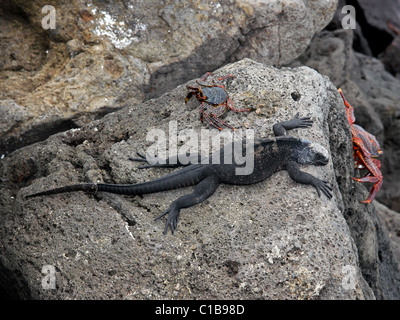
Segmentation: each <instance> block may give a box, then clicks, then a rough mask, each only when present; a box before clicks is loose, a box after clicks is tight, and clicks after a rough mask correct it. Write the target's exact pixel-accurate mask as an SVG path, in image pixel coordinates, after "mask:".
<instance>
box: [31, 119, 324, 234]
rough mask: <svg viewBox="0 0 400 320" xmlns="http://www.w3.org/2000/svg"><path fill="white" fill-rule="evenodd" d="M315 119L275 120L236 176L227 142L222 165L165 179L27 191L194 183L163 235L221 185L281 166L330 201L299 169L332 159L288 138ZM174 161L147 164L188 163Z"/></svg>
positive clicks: (154, 188)
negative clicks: (250, 162)
mask: <svg viewBox="0 0 400 320" xmlns="http://www.w3.org/2000/svg"><path fill="white" fill-rule="evenodd" d="M312 123H313V121H312V120H311V119H310V118H308V117H306V118H299V117H298V114H297V115H296V117H295V118H294V119H292V120H290V121H283V122H279V123H277V124H275V125H274V126H273V131H274V134H275V136H276V138H275V139H257V140H255V141H254V167H253V168H254V169H253V170H252V172H249V174H246V175H238V174H237V173H236V172H237V171H236V170H237V168H240V167H243V164H241V165H239V164H237V163H236V162H235V159H233V161H232V163H231V164H226V163H223V156H224V149H225V148H226V147H227V146H225V147H224V148H222V149H221V150H219V151H218V154H217V156H219V157H220V159H221V161H220V164H213V163H212V162H211V161H209V164H201V163H200V161H198V162H199V163H198V164H190V165H187V166H186V167H184V168H182V169H180V170H177V171H175V172H172V173H170V174H168V175H166V176H164V177H161V178H159V179H155V180H151V181H148V182H144V183H138V184H107V183H97V184H94V183H89V184H77V185H70V186H65V187H61V188H56V189H51V190H47V191H43V192H38V193H35V194H31V195H28V196H27V198H30V197H36V196H42V195H50V194H57V193H64V192H71V191H85V192H97V191H104V192H110V193H117V194H126V195H143V194H147V193H154V192H161V191H167V190H172V189H177V188H183V187H189V186H195V188H194V190H193V192H192V193H190V194H186V195H184V196H182V197H180V198H178V199H177V200H175V201H174V202H172V204H171V205H170V207H169V208H168V209H167V210H166V211H165V212H163V213H162V214H161V215H159V216H158V217H157V218H156V219H155V220H158V219H159V218H161V217H163V216H164V215H166V214H168V219H167V222H166V224H165V228H164V234H166V233H167V231H168V227H170V228H171V231H172V233H174V231H175V230H176V227H177V224H178V221H179V212H180V209H182V208H188V207H191V206H194V205H195V204H198V203H201V202H203V201H204V200H205V199H207V198H208V197H210V196H211V195H212V194H213V193H214V192H215V190H216V189H217V188H218V186H219V185H220V184H221V183H223V184H233V185H248V184H253V183H257V182H261V181H263V180H265V179H267V178H269V177H271V176H272V175H273V174H274V173H276V172H278V171H281V170H287V171H288V173H289V176H290V178H291V179H293V180H294V181H296V182H298V183H302V184H308V185H312V186H314V187H315V188H316V190H317V192H318V195H319V196H321V191H322V192H323V193H324V194H325V195H326V196H327V197H328V198H329V199H331V198H332V188H331V187H330V186H329V184H328V183H327V182H326V181H323V180H320V179H318V178H316V177H314V176H313V175H311V174H309V173H306V172H303V171H301V170H300V167H299V165H300V164H311V165H315V166H323V165H326V164H327V163H328V161H329V158H328V152H327V150H326V149H325V148H323V147H322V146H320V145H318V144H315V143H311V142H310V141H307V140H302V139H298V138H293V137H288V136H286V132H287V131H288V130H292V129H295V128H307V127H310V126H311V125H312ZM233 143H242V144H243V148H242V149H241V150H246V148H245V147H244V145H245V144H246V143H248V142H246V140H243V141H236V142H233ZM231 147H232V146H231ZM139 156H141V157H140V158H135V159H131V160H135V161H144V162H146V159H145V158H144V156H142V155H140V154H139ZM194 157H195V158H197V159H200V156H198V155H195V156H194ZM174 159H175V160H177V159H178V161H177V163H176V164H172V163H171V161H169V160H166V164H155V165H150V164H147V165H145V166H143V167H179V166H184V165H183V164H182V163H180V162H179V157H175V158H174ZM213 159H215V158H213ZM196 162H197V161H196ZM203 163H204V162H203ZM143 167H142V168H143Z"/></svg>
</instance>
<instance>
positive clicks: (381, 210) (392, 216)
mask: <svg viewBox="0 0 400 320" xmlns="http://www.w3.org/2000/svg"><path fill="white" fill-rule="evenodd" d="M374 205H375V209H376V213H377V214H378V216H379V219H380V220H381V222H382V226H383V229H384V230H385V233H386V234H387V235H388V237H389V240H390V243H391V247H392V249H393V252H394V253H395V256H396V257H400V215H399V213H398V212H396V211H393V210H390V209H389V208H388V207H386V206H385V205H383V204H382V203H380V202H379V201H376V202H375V203H374ZM397 262H400V261H399V259H397Z"/></svg>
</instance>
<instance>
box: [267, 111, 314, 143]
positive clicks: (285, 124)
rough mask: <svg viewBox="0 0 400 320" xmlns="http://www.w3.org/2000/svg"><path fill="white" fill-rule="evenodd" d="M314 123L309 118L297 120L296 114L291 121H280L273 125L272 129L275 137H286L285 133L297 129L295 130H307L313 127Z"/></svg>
mask: <svg viewBox="0 0 400 320" xmlns="http://www.w3.org/2000/svg"><path fill="white" fill-rule="evenodd" d="M313 123H314V121H312V120H311V118H310V117H304V118H299V113H297V114H296V115H295V117H294V119H292V120H288V121H282V122H278V123H276V124H274V126H273V127H272V129H273V131H274V134H275V136H276V137H279V136H286V131H289V130H292V129H297V128H308V127H311V126H312V125H313Z"/></svg>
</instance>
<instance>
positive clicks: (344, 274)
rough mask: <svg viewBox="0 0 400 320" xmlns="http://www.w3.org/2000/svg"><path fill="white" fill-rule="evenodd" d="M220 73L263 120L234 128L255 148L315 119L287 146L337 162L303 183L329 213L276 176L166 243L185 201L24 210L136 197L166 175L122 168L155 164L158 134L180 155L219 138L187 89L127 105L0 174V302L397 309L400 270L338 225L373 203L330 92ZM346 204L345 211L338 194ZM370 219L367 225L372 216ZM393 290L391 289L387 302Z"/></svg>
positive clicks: (198, 215)
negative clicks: (144, 160) (81, 188)
mask: <svg viewBox="0 0 400 320" xmlns="http://www.w3.org/2000/svg"><path fill="white" fill-rule="evenodd" d="M226 73H232V74H234V75H235V76H236V78H235V79H232V80H228V81H227V82H226V87H227V90H228V92H229V93H230V97H231V98H232V99H233V100H234V102H235V103H236V106H237V107H239V108H244V107H254V108H255V109H256V110H255V111H253V112H250V113H240V114H238V113H233V112H229V113H228V114H227V116H226V118H225V120H226V121H228V122H229V123H230V124H232V125H234V126H236V127H237V128H238V129H242V130H239V132H241V133H242V134H243V135H246V134H247V132H246V131H244V129H253V130H254V134H255V136H271V137H273V134H272V125H273V124H274V123H276V122H277V121H282V120H287V119H291V118H292V117H294V116H295V114H296V113H297V112H299V113H300V115H302V116H310V117H312V119H313V120H314V125H313V127H312V128H309V129H297V130H293V131H291V132H290V135H292V136H295V137H300V138H304V139H308V140H311V141H314V142H317V143H320V144H321V145H323V146H324V147H325V148H327V149H328V150H329V152H330V154H331V157H332V159H331V161H330V162H329V164H328V165H327V166H324V167H315V166H303V170H305V171H307V172H309V173H311V174H314V175H315V176H317V177H319V178H321V179H325V180H328V181H329V182H330V184H331V185H332V186H333V190H334V197H333V199H332V200H328V199H327V198H326V197H324V196H322V197H321V198H320V197H318V195H317V193H316V191H315V189H314V188H313V187H311V186H304V185H300V184H297V183H295V182H293V181H292V180H291V179H290V178H289V177H288V174H287V172H285V171H282V172H279V173H277V174H275V175H274V176H273V177H271V178H270V179H268V180H266V181H264V182H262V183H258V184H254V185H249V186H228V185H221V186H220V187H219V188H218V190H217V191H216V192H215V194H214V195H213V196H212V197H210V198H209V199H208V200H207V201H205V202H204V203H202V204H200V205H197V206H194V207H191V208H190V209H186V210H182V212H181V219H180V222H179V226H178V230H177V231H176V232H175V234H174V235H171V233H168V234H167V235H166V236H164V235H163V234H162V231H163V228H164V221H163V220H162V221H153V219H154V217H156V216H157V215H158V214H160V213H161V212H162V211H163V210H165V209H166V208H167V207H168V206H169V204H170V203H171V201H173V200H175V199H176V198H177V197H178V196H181V195H183V194H186V193H188V192H189V189H190V188H184V189H178V190H172V191H168V192H164V193H156V194H149V195H144V196H143V197H140V196H135V197H129V196H120V195H110V194H106V193H98V194H96V195H90V194H85V193H82V192H75V193H69V194H61V195H54V196H47V197H38V198H32V199H25V198H24V195H27V194H30V193H32V192H36V191H38V190H44V189H48V188H52V187H56V186H63V185H67V184H71V183H79V182H85V181H86V182H87V181H92V182H97V181H105V182H112V183H136V182H142V181H148V180H150V179H154V178H156V177H159V176H161V175H165V174H166V173H167V172H169V171H170V170H162V169H147V170H146V169H138V164H136V163H132V162H131V161H129V160H128V158H129V157H131V156H135V154H136V152H137V151H146V150H148V149H149V148H150V147H151V146H152V145H153V144H154V140H152V138H153V139H154V137H155V136H154V135H155V134H158V135H159V136H162V135H163V134H165V135H166V136H167V141H168V145H169V144H170V143H172V142H171V141H175V136H174V134H173V133H174V132H173V131H174V126H175V125H176V128H177V133H178V137H179V139H178V138H176V139H177V140H179V141H180V139H183V142H187V139H188V135H189V133H191V134H192V135H193V134H197V136H199V135H200V134H201V137H204V135H205V133H206V132H208V133H209V134H211V135H212V136H216V135H217V134H218V130H216V129H210V130H209V131H207V130H208V128H207V127H206V126H205V125H202V124H201V122H200V121H199V115H198V102H197V101H196V100H195V99H192V100H190V101H189V103H188V104H187V105H185V104H184V97H185V95H186V93H187V89H186V87H185V86H184V85H181V86H178V87H177V88H176V89H174V90H172V91H170V92H168V93H166V94H164V95H162V96H161V97H159V98H156V99H151V100H148V101H146V102H144V103H142V104H141V105H140V108H136V107H132V106H130V105H131V104H130V101H127V102H126V107H124V108H123V109H121V110H119V111H117V112H114V113H112V114H109V115H107V116H105V117H104V118H103V119H101V120H96V121H93V122H91V123H89V124H87V125H85V126H83V127H82V128H80V129H73V130H69V131H66V132H64V133H59V134H56V135H53V136H51V137H50V138H48V139H47V140H46V141H43V142H40V143H36V144H33V145H30V146H27V147H24V148H21V149H19V150H16V151H14V152H13V153H12V154H10V155H9V156H7V157H5V158H4V159H1V160H0V166H1V167H0V169H1V171H2V172H4V175H3V177H2V178H3V182H2V189H0V203H1V206H2V212H1V216H0V217H1V224H0V234H1V236H0V239H1V240H0V241H1V242H0V276H1V277H0V278H1V279H4V280H2V282H0V285H1V291H2V293H3V294H5V295H8V296H12V297H19V298H36V299H87V298H90V299H106V298H107V299H373V298H376V297H385V294H387V296H390V297H397V298H398V297H399V295H398V292H397V296H396V290H397V291H398V288H399V287H400V286H399V285H398V283H399V282H398V278H397V279H396V278H395V277H396V274H397V275H398V270H396V269H393V270H390V269H389V267H391V266H390V265H388V264H387V262H382V261H381V260H380V259H379V257H378V251H377V250H379V249H380V247H379V245H380V244H379V243H378V242H372V244H373V245H372V246H370V247H368V250H369V251H368V255H367V253H365V252H361V253H360V252H359V250H360V248H358V249H357V247H356V243H355V242H354V240H353V238H352V231H351V230H349V227H348V225H347V223H346V220H345V218H344V216H343V214H347V215H349V207H348V206H349V203H348V201H350V200H349V199H351V201H352V204H351V205H352V207H351V208H352V209H353V211H352V213H354V216H357V215H358V214H359V213H360V211H365V207H366V206H365V205H363V204H360V203H359V201H360V200H362V199H364V198H365V197H366V194H367V190H366V189H365V188H364V187H363V186H361V185H360V184H357V183H355V182H354V181H352V180H351V179H350V176H351V174H352V173H353V172H351V170H352V146H351V139H350V129H349V126H348V123H347V120H346V118H345V111H344V108H343V103H342V101H341V98H340V96H339V94H338V92H337V89H336V88H335V86H334V85H333V84H332V83H331V82H330V81H329V79H328V78H327V77H324V76H321V75H320V74H318V73H317V72H316V71H314V70H312V69H310V68H308V67H300V68H295V69H291V68H282V69H281V70H278V69H275V68H274V67H268V66H265V65H264V64H260V63H256V62H254V61H252V60H249V59H245V60H242V61H240V62H237V63H234V64H231V65H227V66H225V67H224V68H222V69H220V70H217V71H216V74H218V75H222V74H226ZM189 83H193V81H190V82H189ZM138 110H140V112H138ZM204 130H205V131H204ZM225 132H228V131H225ZM229 132H231V131H229ZM170 134H171V139H172V140H171V139H168V136H169V135H170ZM146 137H147V139H146ZM183 142H180V144H179V143H178V146H179V148H180V147H183V146H184V145H185V144H182V143H183ZM337 182H338V183H337ZM348 190H353V191H354V192H353V191H352V192H353V193H352V195H351V197H350V196H347V195H344V194H343V192H344V191H345V192H348ZM368 208H369V209H368V213H365V214H373V210H374V209H373V206H369V207H368ZM376 226H379V225H375V227H376ZM373 227H374V226H370V225H365V224H362V225H359V226H358V228H359V229H360V232H361V231H365V232H366V235H365V238H366V240H368V241H374V240H375V238H374V234H373ZM367 228H368V229H367ZM370 228H372V229H370ZM371 233H372V235H371ZM358 254H360V255H361V258H360V259H363V260H366V259H369V260H368V262H370V263H371V264H373V263H375V265H374V266H375V267H377V266H378V268H379V266H380V265H385V266H386V267H388V269H387V271H389V273H385V274H384V273H383V272H380V273H379V272H377V271H376V269H373V268H371V269H370V271H371V275H370V278H369V279H367V280H371V278H373V279H374V280H376V281H375V282H373V281H372V282H371V281H370V282H369V283H367V282H366V281H365V278H364V277H365V272H364V273H363V272H362V270H361V269H360V261H359V257H358ZM389 254H390V253H384V255H383V259H387V258H390V256H389ZM365 256H367V257H365ZM381 257H382V256H381ZM385 263H386V264H385ZM48 265H51V266H54V268H55V271H56V274H55V275H56V288H55V289H53V290H50V289H43V288H42V279H43V277H44V276H45V275H44V274H43V273H42V268H43V267H44V266H48ZM396 272H397V273H396ZM382 277H385V280H386V282H384V281H382ZM390 281H391V285H392V286H393V287H394V288H392V289H390V288H389V290H387V289H388V288H387V287H386V285H387V284H388V282H390ZM371 283H372V285H371ZM382 284H383V285H382ZM396 288H397V289H396ZM381 291H383V293H382V292H381ZM385 292H388V293H385ZM387 296H386V297H387Z"/></svg>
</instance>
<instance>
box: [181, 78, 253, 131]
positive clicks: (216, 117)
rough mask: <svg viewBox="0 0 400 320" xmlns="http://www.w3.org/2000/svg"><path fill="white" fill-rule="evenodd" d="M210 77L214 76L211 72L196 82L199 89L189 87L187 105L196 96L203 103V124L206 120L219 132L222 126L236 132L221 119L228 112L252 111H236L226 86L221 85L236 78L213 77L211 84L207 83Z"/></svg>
mask: <svg viewBox="0 0 400 320" xmlns="http://www.w3.org/2000/svg"><path fill="white" fill-rule="evenodd" d="M210 75H211V76H213V74H212V73H211V72H207V73H206V74H204V75H203V76H202V77H201V78H200V80H196V82H197V84H198V85H199V87H191V86H187V88H188V89H189V90H190V91H189V93H188V94H187V96H186V99H185V103H187V102H188V101H189V99H190V98H191V97H192V96H193V95H195V96H196V98H197V100H199V101H200V102H201V104H200V110H199V111H200V120H201V122H203V118H205V119H206V120H207V122H208V123H209V124H210V125H212V126H213V127H215V128H217V129H218V130H222V127H221V126H225V127H228V128H230V129H232V130H236V129H235V128H234V127H232V126H231V125H230V124H228V123H226V122H224V121H222V120H221V119H220V117H221V116H222V115H223V114H225V112H227V111H228V110H232V111H234V112H245V111H250V110H251V109H235V108H234V107H233V101H232V99H231V98H229V95H228V92H226V89H225V87H224V85H223V84H222V83H221V81H222V80H225V79H227V78H235V76H233V75H231V74H228V75H226V76H222V77H219V78H215V77H213V78H212V79H211V82H206V80H207V78H208V77H209V76H210Z"/></svg>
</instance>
